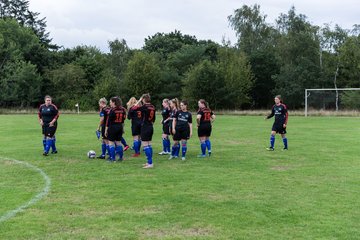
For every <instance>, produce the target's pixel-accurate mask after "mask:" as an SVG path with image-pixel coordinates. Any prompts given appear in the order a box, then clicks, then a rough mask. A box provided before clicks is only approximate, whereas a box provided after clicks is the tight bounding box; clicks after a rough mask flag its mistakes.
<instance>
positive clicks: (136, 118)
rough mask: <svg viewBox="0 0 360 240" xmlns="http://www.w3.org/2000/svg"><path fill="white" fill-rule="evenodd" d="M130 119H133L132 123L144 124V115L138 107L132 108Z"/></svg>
mask: <svg viewBox="0 0 360 240" xmlns="http://www.w3.org/2000/svg"><path fill="white" fill-rule="evenodd" d="M128 119H129V120H130V119H131V123H133V124H134V123H135V124H136V123H139V124H141V122H142V113H141V110H140V109H139V108H137V107H131V108H130V109H129V113H128Z"/></svg>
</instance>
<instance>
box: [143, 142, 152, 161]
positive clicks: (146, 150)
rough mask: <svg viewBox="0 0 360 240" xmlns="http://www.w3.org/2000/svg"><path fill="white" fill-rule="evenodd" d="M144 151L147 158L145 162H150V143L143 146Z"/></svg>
mask: <svg viewBox="0 0 360 240" xmlns="http://www.w3.org/2000/svg"><path fill="white" fill-rule="evenodd" d="M144 151H145V155H146V158H147V163H148V164H152V147H151V145H148V146H146V147H144Z"/></svg>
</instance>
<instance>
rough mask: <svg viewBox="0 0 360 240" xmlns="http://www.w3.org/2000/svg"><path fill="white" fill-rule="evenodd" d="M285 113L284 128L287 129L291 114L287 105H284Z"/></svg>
mask: <svg viewBox="0 0 360 240" xmlns="http://www.w3.org/2000/svg"><path fill="white" fill-rule="evenodd" d="M284 112H285V122H284V125H283V127H284V128H286V126H287V122H288V118H289V113H288V111H287V108H286V106H285V105H284Z"/></svg>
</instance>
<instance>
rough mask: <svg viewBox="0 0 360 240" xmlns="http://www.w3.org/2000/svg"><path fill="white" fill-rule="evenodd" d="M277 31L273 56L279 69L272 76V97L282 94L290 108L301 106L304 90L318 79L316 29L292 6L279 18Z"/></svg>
mask: <svg viewBox="0 0 360 240" xmlns="http://www.w3.org/2000/svg"><path fill="white" fill-rule="evenodd" d="M277 28H278V30H279V32H280V36H279V38H278V40H277V42H276V54H277V58H278V59H279V65H280V66H281V67H280V71H279V73H278V74H276V75H274V76H273V77H274V80H275V84H276V85H275V89H274V94H281V95H283V96H284V98H285V101H286V103H287V104H289V106H291V107H293V108H299V107H301V106H303V104H304V100H303V99H304V97H303V94H304V89H305V88H311V87H314V86H316V83H317V81H318V79H319V78H320V65H319V61H318V59H319V39H318V37H317V27H314V26H312V25H311V24H310V23H309V22H307V20H306V16H305V15H302V14H300V15H297V14H296V13H295V8H294V7H292V8H291V9H290V10H289V12H288V14H281V15H280V17H279V18H278V20H277Z"/></svg>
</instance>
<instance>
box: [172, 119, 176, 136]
mask: <svg viewBox="0 0 360 240" xmlns="http://www.w3.org/2000/svg"><path fill="white" fill-rule="evenodd" d="M175 126H176V118H173V122H172V132H173V134H175Z"/></svg>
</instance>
